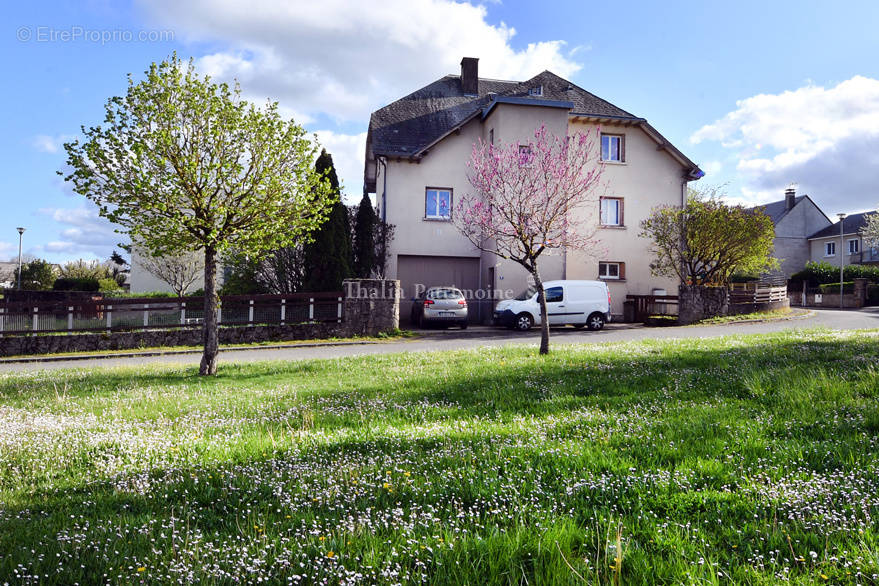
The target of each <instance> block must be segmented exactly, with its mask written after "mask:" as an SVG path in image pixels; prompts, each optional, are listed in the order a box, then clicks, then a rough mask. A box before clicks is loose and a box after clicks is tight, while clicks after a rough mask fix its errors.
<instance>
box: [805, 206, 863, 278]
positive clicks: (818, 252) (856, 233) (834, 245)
mask: <svg viewBox="0 0 879 586" xmlns="http://www.w3.org/2000/svg"><path fill="white" fill-rule="evenodd" d="M871 213H876V212H875V211H874V212H864V213H861V214H851V215H850V216H846V217H845V218H843V219H842V221H841V224H842V225H841V226H840V222H836V223H835V224H831V225H829V226H826V227H825V228H822V229H821V230H818V231H816V232H814V233H813V234H812V235H811V236H809V239H808V242H809V251H810V258H809V260H812V261H814V262H820V261H826V262H829V263H830V264H833V265H839V264H840V262H842V264H843V265H859V264H877V263H879V250H877V248H876V247H872V248H870V247H865V246H864V240H863V238H862V237H861V230H862V229H863V228H864V227H865V226H866V225H867V216H869V215H870V214H871ZM840 230H841V231H842V237H841V238H840ZM840 256H841V257H842V259H841V260H840Z"/></svg>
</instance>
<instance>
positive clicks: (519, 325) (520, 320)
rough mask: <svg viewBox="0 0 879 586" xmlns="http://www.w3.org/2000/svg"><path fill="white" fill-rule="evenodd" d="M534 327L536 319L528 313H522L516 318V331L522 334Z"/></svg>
mask: <svg viewBox="0 0 879 586" xmlns="http://www.w3.org/2000/svg"><path fill="white" fill-rule="evenodd" d="M533 325H534V318H532V317H531V316H530V315H528V314H527V313H520V314H519V315H517V316H516V329H517V330H519V331H520V332H526V331H528V330H530V329H531V326H533Z"/></svg>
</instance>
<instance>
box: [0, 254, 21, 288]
mask: <svg viewBox="0 0 879 586" xmlns="http://www.w3.org/2000/svg"><path fill="white" fill-rule="evenodd" d="M17 270H18V261H15V262H12V261H10V262H0V289H4V288H11V287H14V286H15V272H16V271H17Z"/></svg>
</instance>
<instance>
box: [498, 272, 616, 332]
mask: <svg viewBox="0 0 879 586" xmlns="http://www.w3.org/2000/svg"><path fill="white" fill-rule="evenodd" d="M543 290H544V291H545V294H546V313H547V316H548V317H549V325H551V326H562V325H567V324H571V325H573V326H574V327H576V328H582V327H583V326H588V327H589V329H590V330H600V329H601V328H603V327H604V324H605V323H607V322H609V321H610V291H609V290H608V288H607V283H605V282H603V281H547V282H545V283H544V284H543ZM494 323H495V324H497V325H503V326H506V327H508V328H516V329H517V330H522V331H524V330H528V329H530V328H531V326H533V325H535V324H540V303H539V302H538V301H537V288H536V287H534V286H533V285H532V286H531V287H529V288H528V289H526V290H525V291H523V292H522V293H521V294H519V295H518V296H517V297H516V298H515V299H505V300H503V301H501V302H500V303H498V304H497V306H496V307H495V308H494Z"/></svg>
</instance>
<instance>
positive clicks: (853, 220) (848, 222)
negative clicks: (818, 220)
mask: <svg viewBox="0 0 879 586" xmlns="http://www.w3.org/2000/svg"><path fill="white" fill-rule="evenodd" d="M875 213H876V212H875V211H873V212H863V213H861V214H852V215H850V216H846V217H845V219H843V221H842V233H843V234H858V233H859V232H860V231H861V228H863V227H864V226H866V225H867V216H868V215H870V214H875ZM830 236H839V222H836V223H835V224H832V225H830V226H827V227H826V228H823V229H821V230H818V231H817V232H815V233H814V234H812V235H811V236H809V239H810V240H811V239H812V238H827V237H830Z"/></svg>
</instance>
